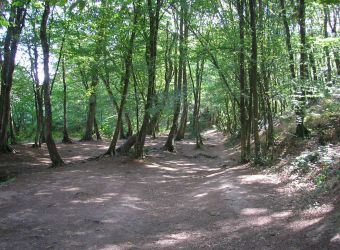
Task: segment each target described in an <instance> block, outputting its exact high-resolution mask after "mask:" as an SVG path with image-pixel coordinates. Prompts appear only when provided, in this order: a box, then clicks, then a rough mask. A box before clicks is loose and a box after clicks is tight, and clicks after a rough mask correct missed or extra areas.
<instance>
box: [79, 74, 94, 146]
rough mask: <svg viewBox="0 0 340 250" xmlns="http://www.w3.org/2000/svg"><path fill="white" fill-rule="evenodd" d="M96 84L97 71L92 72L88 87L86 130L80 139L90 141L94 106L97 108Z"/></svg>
mask: <svg viewBox="0 0 340 250" xmlns="http://www.w3.org/2000/svg"><path fill="white" fill-rule="evenodd" d="M97 85H98V76H97V73H95V72H93V73H92V81H91V87H90V89H88V91H91V92H90V97H89V110H88V113H87V121H86V130H85V134H84V136H83V138H82V141H92V140H93V138H92V134H93V128H94V119H95V117H96V108H97V95H96V87H97Z"/></svg>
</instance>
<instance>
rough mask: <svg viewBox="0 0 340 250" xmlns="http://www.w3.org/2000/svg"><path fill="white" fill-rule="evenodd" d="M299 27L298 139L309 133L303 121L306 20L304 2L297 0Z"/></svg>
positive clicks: (305, 74) (306, 71)
mask: <svg viewBox="0 0 340 250" xmlns="http://www.w3.org/2000/svg"><path fill="white" fill-rule="evenodd" d="M299 26H300V43H301V48H300V95H299V96H298V102H299V104H298V107H297V108H296V120H297V126H296V135H297V136H298V137H300V138H305V137H306V136H308V134H309V131H308V130H307V128H306V127H305V125H304V119H305V108H306V107H305V106H306V100H305V97H306V96H305V95H306V94H305V92H306V90H305V86H304V85H305V81H306V80H307V79H308V68H307V53H306V20H305V0H299Z"/></svg>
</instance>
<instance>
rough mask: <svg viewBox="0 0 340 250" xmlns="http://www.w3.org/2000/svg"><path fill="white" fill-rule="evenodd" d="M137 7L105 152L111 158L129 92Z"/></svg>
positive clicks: (113, 153) (137, 13) (137, 14)
mask: <svg viewBox="0 0 340 250" xmlns="http://www.w3.org/2000/svg"><path fill="white" fill-rule="evenodd" d="M136 8H138V7H136V6H134V17H133V27H132V32H131V37H130V40H129V47H128V50H127V53H126V57H125V63H124V64H125V73H124V75H123V76H122V80H121V82H122V83H123V85H124V87H123V93H122V98H121V102H120V106H119V111H118V118H117V124H116V129H115V131H114V134H113V137H112V140H111V143H110V147H109V149H108V150H107V153H106V154H110V155H111V156H113V155H115V150H116V144H117V141H118V135H119V128H120V126H121V124H122V120H123V112H124V105H125V103H126V98H127V94H128V90H129V84H130V75H131V67H132V59H133V58H132V57H133V47H134V42H135V38H136V29H137V22H138V16H139V10H138V9H136Z"/></svg>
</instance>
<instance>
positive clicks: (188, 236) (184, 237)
mask: <svg viewBox="0 0 340 250" xmlns="http://www.w3.org/2000/svg"><path fill="white" fill-rule="evenodd" d="M202 234H203V233H202V232H200V231H189V232H179V233H173V234H169V235H160V236H158V237H159V238H160V239H159V240H157V241H156V242H155V244H156V245H159V246H161V247H170V246H174V245H176V244H178V243H181V242H183V241H189V240H194V239H197V238H198V237H200V236H202ZM150 247H151V246H150Z"/></svg>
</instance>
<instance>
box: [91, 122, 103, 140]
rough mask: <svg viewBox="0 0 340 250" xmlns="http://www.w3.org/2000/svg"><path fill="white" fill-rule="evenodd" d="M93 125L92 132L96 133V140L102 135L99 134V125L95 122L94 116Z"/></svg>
mask: <svg viewBox="0 0 340 250" xmlns="http://www.w3.org/2000/svg"><path fill="white" fill-rule="evenodd" d="M93 126H94V132H95V134H96V139H97V141H100V140H101V139H102V137H101V136H100V131H99V127H98V123H97V118H96V117H94V122H93Z"/></svg>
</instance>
